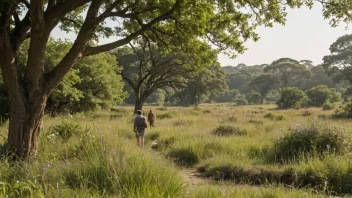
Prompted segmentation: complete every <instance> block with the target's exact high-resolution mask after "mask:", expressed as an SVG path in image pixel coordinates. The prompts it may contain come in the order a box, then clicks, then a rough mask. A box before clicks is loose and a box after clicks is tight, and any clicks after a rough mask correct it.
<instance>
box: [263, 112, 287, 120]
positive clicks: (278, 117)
mask: <svg viewBox="0 0 352 198" xmlns="http://www.w3.org/2000/svg"><path fill="white" fill-rule="evenodd" d="M264 118H268V119H270V120H275V121H281V120H284V119H285V117H284V116H283V115H276V114H274V113H267V114H265V115H264Z"/></svg>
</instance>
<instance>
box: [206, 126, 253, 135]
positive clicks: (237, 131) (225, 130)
mask: <svg viewBox="0 0 352 198" xmlns="http://www.w3.org/2000/svg"><path fill="white" fill-rule="evenodd" d="M213 134H215V135H220V136H227V135H247V134H248V132H247V130H246V129H243V128H239V127H234V126H229V125H220V126H218V127H217V128H216V129H215V130H214V132H213Z"/></svg>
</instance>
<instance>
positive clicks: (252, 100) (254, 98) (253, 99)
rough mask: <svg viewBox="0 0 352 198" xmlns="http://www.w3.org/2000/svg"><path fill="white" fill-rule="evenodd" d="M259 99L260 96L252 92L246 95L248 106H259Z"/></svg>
mask: <svg viewBox="0 0 352 198" xmlns="http://www.w3.org/2000/svg"><path fill="white" fill-rule="evenodd" d="M261 98H262V96H261V95H260V93H258V92H256V91H253V90H252V91H251V92H250V93H247V94H246V99H247V101H248V103H249V104H259V103H260V101H261Z"/></svg>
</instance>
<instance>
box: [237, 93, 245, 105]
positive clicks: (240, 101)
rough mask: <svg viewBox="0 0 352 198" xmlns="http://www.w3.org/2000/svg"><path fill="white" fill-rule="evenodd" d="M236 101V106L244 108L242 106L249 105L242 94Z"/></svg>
mask: <svg viewBox="0 0 352 198" xmlns="http://www.w3.org/2000/svg"><path fill="white" fill-rule="evenodd" d="M234 101H235V102H236V104H237V105H238V106H242V105H247V104H248V101H247V100H246V98H245V96H244V95H241V94H239V95H237V96H236V98H235V100H234Z"/></svg>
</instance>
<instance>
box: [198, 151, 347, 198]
mask: <svg viewBox="0 0 352 198" xmlns="http://www.w3.org/2000/svg"><path fill="white" fill-rule="evenodd" d="M351 167H352V164H351V162H350V161H349V160H347V158H343V157H338V158H335V157H330V156H327V157H326V158H325V159H322V160H320V159H318V158H308V161H307V162H301V163H300V164H296V166H281V167H280V166H275V167H263V166H260V165H257V166H251V167H248V166H243V165H239V164H236V162H234V161H233V160H232V161H231V160H229V159H227V160H222V161H220V162H214V161H211V162H209V163H206V164H204V165H202V166H201V167H200V168H199V170H200V171H202V173H203V175H204V176H206V177H210V178H212V179H214V180H220V181H222V180H230V181H232V182H234V183H239V184H243V183H248V184H252V185H266V186H271V185H275V186H276V185H278V184H279V185H280V184H281V185H284V186H286V185H289V186H291V187H292V186H293V187H296V188H304V189H307V188H308V189H311V190H312V192H313V191H314V192H315V193H316V191H322V192H325V193H327V194H329V195H331V194H334V195H346V194H350V193H351V188H350V185H349V183H350V182H351V180H352V177H351V174H350V171H351ZM268 184H269V185H268ZM315 193H314V194H315ZM306 195H307V194H305V195H304V196H306ZM315 195H317V197H325V196H326V195H325V196H324V195H318V194H315ZM312 196H313V194H312ZM234 197H237V196H234ZM264 197H265V196H264ZM270 197H271V196H270ZM278 197H288V194H287V189H285V191H284V194H282V195H281V196H278ZM293 197H301V196H300V195H295V196H293ZM309 197H311V196H309Z"/></svg>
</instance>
